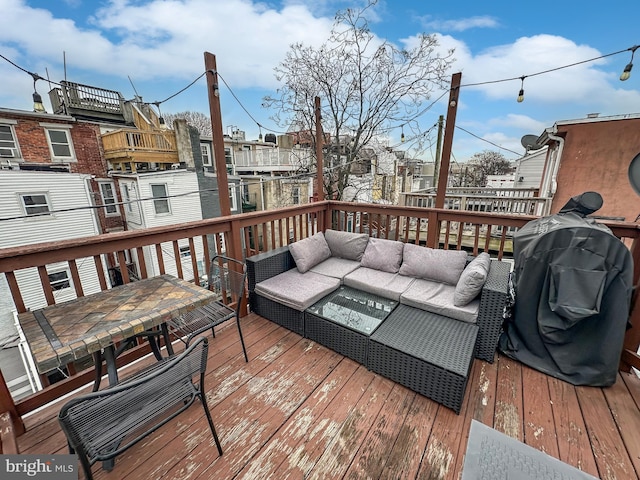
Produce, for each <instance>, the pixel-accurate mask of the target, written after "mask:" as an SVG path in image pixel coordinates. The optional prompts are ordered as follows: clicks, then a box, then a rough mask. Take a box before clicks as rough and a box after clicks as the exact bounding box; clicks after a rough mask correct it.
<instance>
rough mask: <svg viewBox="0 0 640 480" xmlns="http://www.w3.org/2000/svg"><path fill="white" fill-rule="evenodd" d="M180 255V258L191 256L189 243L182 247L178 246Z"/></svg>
mask: <svg viewBox="0 0 640 480" xmlns="http://www.w3.org/2000/svg"><path fill="white" fill-rule="evenodd" d="M180 256H181V257H182V258H187V257H188V258H191V248H189V245H185V246H184V247H180Z"/></svg>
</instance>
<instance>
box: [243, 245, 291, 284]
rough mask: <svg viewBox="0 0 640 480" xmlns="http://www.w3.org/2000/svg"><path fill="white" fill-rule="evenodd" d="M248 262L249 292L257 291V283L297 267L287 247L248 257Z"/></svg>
mask: <svg viewBox="0 0 640 480" xmlns="http://www.w3.org/2000/svg"><path fill="white" fill-rule="evenodd" d="M246 262H247V279H248V283H249V292H253V291H255V287H256V283H260V282H262V281H263V280H266V279H268V278H271V277H275V276H276V275H279V274H281V273H283V272H286V271H287V270H291V269H292V268H295V266H296V262H295V261H294V260H293V257H292V256H291V252H289V247H288V246H287V245H285V246H284V247H280V248H275V249H273V250H269V251H268V252H265V253H259V254H258V255H253V256H252V257H248V258H247V260H246Z"/></svg>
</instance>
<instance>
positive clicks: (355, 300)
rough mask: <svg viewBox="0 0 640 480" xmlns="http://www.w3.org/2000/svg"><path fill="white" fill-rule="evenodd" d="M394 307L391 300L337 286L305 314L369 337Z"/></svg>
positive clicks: (393, 302)
mask: <svg viewBox="0 0 640 480" xmlns="http://www.w3.org/2000/svg"><path fill="white" fill-rule="evenodd" d="M396 305H398V302H396V301H394V300H389V299H387V298H383V297H380V296H378V295H373V294H370V293H366V292H362V291H360V290H355V289H353V288H350V287H345V286H341V287H340V288H339V289H338V290H336V291H335V292H332V293H330V294H329V295H327V296H326V297H324V298H322V299H321V300H319V301H318V302H316V303H315V304H313V305H312V306H310V307H309V308H308V309H307V312H309V313H312V314H313V315H315V316H317V317H321V318H324V319H326V320H331V321H332V322H334V323H338V324H340V325H343V326H345V327H348V328H350V329H352V330H355V331H357V332H360V333H364V334H366V335H371V334H372V333H373V331H374V330H375V329H376V328H377V327H378V325H380V324H381V323H382V321H383V320H384V319H385V318H387V317H388V316H389V314H390V313H391V312H392V311H393V309H394V308H395V307H396Z"/></svg>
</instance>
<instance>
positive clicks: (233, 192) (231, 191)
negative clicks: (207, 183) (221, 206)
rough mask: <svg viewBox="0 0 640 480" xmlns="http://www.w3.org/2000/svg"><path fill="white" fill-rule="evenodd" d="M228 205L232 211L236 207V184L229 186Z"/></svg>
mask: <svg viewBox="0 0 640 480" xmlns="http://www.w3.org/2000/svg"><path fill="white" fill-rule="evenodd" d="M229 205H230V210H232V211H233V210H237V209H238V202H236V185H233V186H231V187H229Z"/></svg>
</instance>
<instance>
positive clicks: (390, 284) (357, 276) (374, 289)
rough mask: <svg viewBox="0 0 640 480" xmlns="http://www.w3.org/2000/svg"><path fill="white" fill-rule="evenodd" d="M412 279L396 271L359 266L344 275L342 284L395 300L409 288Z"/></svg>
mask: <svg viewBox="0 0 640 480" xmlns="http://www.w3.org/2000/svg"><path fill="white" fill-rule="evenodd" d="M414 280H415V279H413V278H411V277H405V276H403V275H399V274H397V273H390V272H382V271H380V270H375V269H373V268H367V267H360V268H358V269H357V270H354V271H353V272H351V273H350V274H349V275H347V276H346V277H344V284H345V285H347V286H348V287H352V288H357V289H358V290H362V291H363V292H368V293H373V294H374V295H380V296H381V297H384V298H389V299H391V300H395V301H396V302H397V301H399V300H400V294H401V293H402V292H404V291H405V290H406V289H407V288H409V286H410V285H411V284H412V283H413V282H414Z"/></svg>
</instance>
